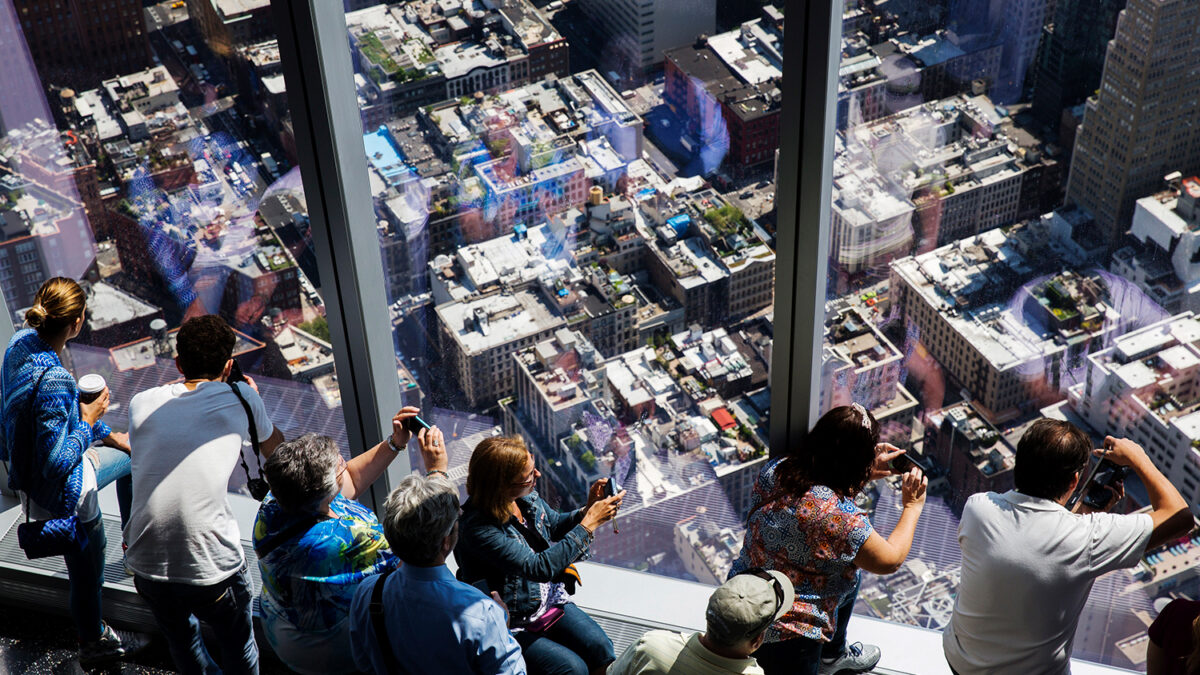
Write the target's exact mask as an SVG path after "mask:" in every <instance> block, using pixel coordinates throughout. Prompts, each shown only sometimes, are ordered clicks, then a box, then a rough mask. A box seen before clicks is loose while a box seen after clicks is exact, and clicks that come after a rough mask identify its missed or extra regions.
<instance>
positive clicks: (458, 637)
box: [350, 472, 526, 675]
mask: <svg viewBox="0 0 1200 675" xmlns="http://www.w3.org/2000/svg"><path fill="white" fill-rule="evenodd" d="M432 473H433V472H431V475H432ZM459 512H460V511H459V506H458V494H457V493H456V492H455V490H454V486H453V485H451V483H450V481H449V480H448V479H447V478H446V477H445V475H444V474H443V475H442V476H420V475H416V474H413V475H411V476H407V477H406V478H405V479H404V480H402V481H401V482H400V485H398V486H397V487H396V489H395V490H393V491H392V493H391V494H390V495H388V498H387V502H386V504H385V505H384V515H383V530H384V532H385V533H386V534H387V539H388V542H389V543H390V544H391V546H392V551H393V552H394V553H395V554H396V555H397V556H399V557H400V560H401V561H403V563H404V564H403V565H401V566H400V567H399V568H398V569H394V570H389V571H388V572H385V573H384V574H382V575H379V576H376V577H372V578H371V579H368V580H366V581H364V582H362V583H361V584H359V587H358V590H357V591H356V592H355V594H354V601H353V603H352V604H351V607H350V653H351V655H352V656H353V661H354V665H355V666H356V667H357V668H358V669H359V670H361V671H363V672H367V673H376V675H389V674H390V673H395V672H415V673H479V674H480V675H483V674H485V673H486V674H493V673H495V674H501V675H525V672H526V669H525V659H524V657H523V656H522V654H521V647H520V645H518V644H517V641H516V639H514V638H513V636H512V634H511V633H509V631H508V610H507V608H506V607H505V606H504V603H503V602H502V601H501V600H500V596H499V595H498V594H497V593H496V592H495V591H492V593H491V598H490V599H489V598H488V596H486V595H484V594H483V591H480V590H479V589H478V588H476V587H474V586H471V585H469V584H465V583H463V582H461V581H459V580H458V579H456V578H454V574H453V573H452V572H451V571H450V569H449V568H447V567H446V556H448V555H450V552H451V551H452V550H454V544H455V543H456V542H457V541H458V516H459ZM373 612H375V613H373ZM377 631H378V632H377ZM385 650H386V651H385Z"/></svg>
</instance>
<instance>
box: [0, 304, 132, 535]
mask: <svg viewBox="0 0 1200 675" xmlns="http://www.w3.org/2000/svg"><path fill="white" fill-rule="evenodd" d="M43 372H44V373H45V375H44V376H43ZM39 377H40V378H41V384H40V386H38V390H37V400H35V401H32V402H31V401H30V397H31V396H33V395H34V391H33V388H34V386H35V385H37V384H38V378H39ZM0 397H2V400H3V410H2V412H0V425H2V427H3V439H2V441H3V442H2V443H0V459H2V460H4V461H8V462H11V463H12V464H11V466H10V467H9V474H8V486H9V487H10V488H12V489H13V490H20V491H22V492H24V493H26V494H28V495H29V497H30V498H31V499H32V500H33V501H34V502H35V503H36V504H38V505H39V506H41V507H42V508H44V509H46V510H48V511H50V512H51V513H53V514H55V515H56V516H58V517H62V516H67V515H70V514H71V513H73V512H74V510H75V507H76V505H77V504H78V503H79V497H80V492H81V490H82V487H83V467H82V464H81V463H82V461H83V453H84V452H85V451H86V450H87V449H88V446H90V445H91V444H92V441H93V440H99V439H101V438H105V437H107V436H108V435H109V433H111V432H112V430H111V429H109V428H108V425H107V424H105V423H104V422H96V424H95V425H88V423H87V422H84V421H83V419H82V417H81V416H80V412H79V387H78V386H76V384H75V378H74V377H71V374H70V373H68V372H67V370H66V369H65V368H63V365H62V361H60V360H59V358H58V354H56V353H54V349H53V348H51V347H50V345H48V344H46V342H45V341H44V340H42V339H41V338H40V337H38V334H37V331H35V330H33V329H32V328H26V329H24V330H20V331H17V334H16V335H14V336H13V337H12V340H10V341H9V343H8V348H7V349H6V350H5V352H4V365H3V368H0Z"/></svg>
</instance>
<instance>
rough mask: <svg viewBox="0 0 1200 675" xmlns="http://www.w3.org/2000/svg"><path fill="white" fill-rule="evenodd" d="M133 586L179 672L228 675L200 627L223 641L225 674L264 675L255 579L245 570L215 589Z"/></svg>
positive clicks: (145, 582)
mask: <svg viewBox="0 0 1200 675" xmlns="http://www.w3.org/2000/svg"><path fill="white" fill-rule="evenodd" d="M133 585H134V586H136V587H137V590H138V593H139V594H140V595H141V596H142V599H144V600H145V601H146V604H147V605H149V607H150V611H151V612H152V613H153V614H154V620H155V622H157V623H158V627H159V628H160V629H162V632H163V635H165V636H166V638H167V648H168V649H170V651H171V657H172V658H173V659H174V660H175V666H176V667H178V668H179V670H180V672H182V673H184V674H185V675H202V674H203V675H213V674H215V673H220V672H222V670H221V668H220V667H218V666H217V663H216V661H214V660H213V658H212V656H210V655H209V653H208V650H207V649H206V648H205V647H204V638H203V637H202V636H201V635H200V622H201V621H204V622H205V623H207V624H208V625H209V626H211V627H212V629H213V633H215V634H216V637H217V646H218V647H219V648H220V653H221V666H223V667H224V672H227V673H240V674H242V675H258V643H256V642H255V641H254V624H253V620H252V618H251V616H250V612H251V601H252V600H253V598H252V597H251V595H250V577H249V575H247V574H246V568H245V567H243V568H242V569H241V570H240V571H238V573H237V574H234V575H233V576H231V577H229V578H228V579H226V580H224V581H222V582H220V583H216V584H213V585H211V586H193V585H191V584H179V583H169V582H164V581H152V580H150V579H145V578H143V577H139V576H135V577H134V578H133Z"/></svg>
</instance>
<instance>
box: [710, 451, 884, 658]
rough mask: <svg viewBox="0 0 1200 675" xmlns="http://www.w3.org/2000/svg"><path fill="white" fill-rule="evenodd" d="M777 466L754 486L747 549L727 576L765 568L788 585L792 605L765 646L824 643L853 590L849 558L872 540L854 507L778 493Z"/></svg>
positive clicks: (822, 495) (820, 495)
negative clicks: (785, 642)
mask: <svg viewBox="0 0 1200 675" xmlns="http://www.w3.org/2000/svg"><path fill="white" fill-rule="evenodd" d="M781 461H783V460H782V459H777V460H775V461H773V462H771V463H769V464H767V466H766V467H764V468H763V470H762V473H760V474H759V476H758V480H757V481H755V484H754V493H753V495H752V496H751V505H750V520H749V522H748V523H747V528H746V539H745V543H744V544H743V546H742V553H741V555H740V556H739V557H738V559H737V561H736V562H734V564H733V569H732V570H731V571H730V576H733V575H734V574H737V573H739V572H743V571H745V570H747V569H750V568H754V567H763V568H766V569H771V570H778V571H780V572H783V573H784V574H786V575H787V576H788V578H789V579H791V580H792V585H794V586H795V588H796V601H795V602H794V603H793V604H792V609H791V611H789V612H788V613H787V614H784V615H783V617H782V618H781V619H780V620H779V621H777V622H775V624H774V625H772V626H771V627H770V628H769V629H767V637H766V641H767V642H779V641H782V640H790V639H792V638H798V637H803V638H808V639H810V640H820V641H822V642H828V641H829V640H831V639H832V638H833V633H834V622H835V619H836V614H837V607H838V605H839V604H841V603H842V601H843V600H844V599H845V598H846V597H847V596H848V595H849V594H850V593H853V592H855V590H856V589H857V587H858V567H857V566H856V565H855V564H854V558H855V556H857V555H858V550H859V549H860V548H862V545H863V544H864V543H866V541H867V537H869V536H870V535H871V521H870V520H868V519H867V514H866V513H864V512H863V511H862V509H860V508H858V506H856V505H855V504H854V501H853V500H852V499H844V498H839V497H838V496H837V495H836V494H834V492H833V490H830V489H829V488H827V487H825V486H823V485H815V486H813V487H812V488H811V489H809V491H808V492H807V493H805V494H804V495H803V496H802V497H799V498H797V497H795V496H793V495H788V494H783V493H778V492H777V491H776V490H777V488H776V484H777V480H776V470H777V469H778V468H779V463H780V462H781Z"/></svg>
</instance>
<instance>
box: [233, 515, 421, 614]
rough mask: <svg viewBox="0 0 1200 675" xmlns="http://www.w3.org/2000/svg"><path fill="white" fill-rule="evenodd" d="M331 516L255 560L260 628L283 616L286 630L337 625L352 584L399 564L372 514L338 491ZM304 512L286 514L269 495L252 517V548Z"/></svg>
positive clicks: (351, 595) (345, 611)
mask: <svg viewBox="0 0 1200 675" xmlns="http://www.w3.org/2000/svg"><path fill="white" fill-rule="evenodd" d="M329 508H330V510H331V511H332V512H333V513H334V514H335V515H336V517H335V518H325V519H323V520H320V521H318V522H316V523H315V524H314V525H313V526H312V527H310V528H308V531H307V532H305V533H304V534H303V535H299V536H298V537H292V538H291V541H290V542H282V543H281V544H280V545H278V546H276V547H275V548H274V549H273V550H271V551H269V552H268V553H267V555H266V556H265V557H261V558H259V560H258V568H259V570H260V571H261V572H262V605H263V628H264V629H265V630H266V632H267V634H268V636H271V635H272V633H273V630H272V626H271V625H270V624H272V623H273V622H274V621H276V620H277V619H280V618H281V619H283V620H285V621H287V623H289V624H291V626H290V627H289V628H290V629H293V630H291V631H290V632H292V633H295V632H297V631H299V632H302V633H316V634H320V633H323V632H326V631H329V630H331V629H334V628H337V627H339V626H340V625H341V624H342V623H343V622H344V621H345V620H346V617H347V615H348V613H349V611H350V601H351V600H352V599H353V598H354V589H355V588H356V587H357V586H358V583H359V582H360V581H362V580H363V579H365V578H367V577H369V576H372V575H375V574H379V573H381V572H385V571H387V570H389V569H392V568H393V567H396V566H397V565H398V564H399V562H400V561H399V559H398V558H397V557H396V556H395V555H394V554H393V553H392V551H391V549H390V548H388V543H387V540H386V539H384V536H383V527H382V526H381V525H380V524H379V520H378V519H377V518H376V517H375V514H374V513H373V512H372V511H371V510H370V509H368V508H367V507H365V506H363V505H362V504H359V503H358V502H355V501H352V500H349V499H346V498H345V497H343V496H341V495H338V496H337V497H336V498H334V500H333V502H332V503H331V504H330V505H329ZM301 518H304V516H296V515H293V514H289V513H286V512H285V511H284V510H283V509H282V508H281V507H280V506H279V502H277V501H275V497H274V496H273V495H268V496H267V498H266V499H265V500H263V503H262V506H260V507H259V509H258V518H257V519H256V520H255V521H254V547H255V549H256V550H257V549H259V548H260V547H261V545H262V544H263V542H272V541H274V538H275V537H276V536H278V535H279V534H280V533H281V532H283V531H284V530H285V529H287V528H288V527H290V526H291V525H292V524H293V523H295V522H296V521H297V520H300V519H301Z"/></svg>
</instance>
